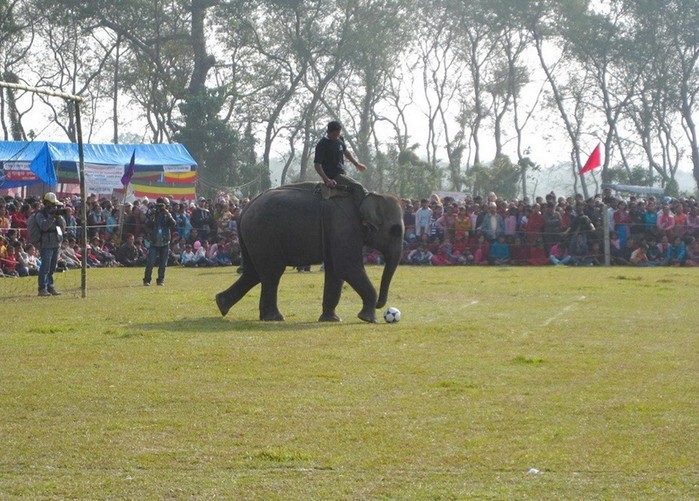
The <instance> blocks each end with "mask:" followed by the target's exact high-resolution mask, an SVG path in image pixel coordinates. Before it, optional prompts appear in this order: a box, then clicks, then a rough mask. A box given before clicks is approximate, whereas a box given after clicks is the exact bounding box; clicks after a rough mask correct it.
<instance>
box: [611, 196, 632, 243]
mask: <svg viewBox="0 0 699 501" xmlns="http://www.w3.org/2000/svg"><path fill="white" fill-rule="evenodd" d="M612 219H613V220H614V231H616V233H617V235H618V236H619V246H620V247H625V246H626V240H627V239H628V238H629V237H630V236H631V223H632V220H631V214H630V213H629V211H628V210H627V208H626V202H624V201H623V200H621V201H619V203H618V204H617V209H616V210H615V211H614V213H613V216H612Z"/></svg>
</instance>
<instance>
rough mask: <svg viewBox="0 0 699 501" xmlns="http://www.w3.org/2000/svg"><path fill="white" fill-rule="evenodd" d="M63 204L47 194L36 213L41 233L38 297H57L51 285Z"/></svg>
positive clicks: (63, 224)
mask: <svg viewBox="0 0 699 501" xmlns="http://www.w3.org/2000/svg"><path fill="white" fill-rule="evenodd" d="M62 208H63V203H61V202H60V201H59V200H58V197H56V194H55V193H52V192H48V193H46V194H45V195H44V198H43V207H42V208H41V209H40V210H39V211H38V212H37V213H36V216H35V217H36V224H37V225H38V227H39V230H40V231H41V240H40V245H39V249H40V251H39V254H40V256H41V267H40V268H39V275H38V277H39V278H38V282H39V296H59V295H60V294H61V293H60V292H58V290H56V288H55V287H54V283H53V274H54V272H55V271H56V267H57V265H58V252H59V249H60V247H61V242H63V235H64V234H65V228H66V222H65V220H64V219H63V216H62V215H61V214H60V212H61V209H62Z"/></svg>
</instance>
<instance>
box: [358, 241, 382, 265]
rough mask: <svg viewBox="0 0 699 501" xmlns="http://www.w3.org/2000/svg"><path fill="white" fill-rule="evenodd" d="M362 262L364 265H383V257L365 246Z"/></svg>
mask: <svg viewBox="0 0 699 501" xmlns="http://www.w3.org/2000/svg"><path fill="white" fill-rule="evenodd" d="M362 261H364V264H383V255H382V254H381V253H380V252H379V251H377V250H376V249H373V248H371V247H368V246H366V245H365V246H364V247H363V248H362Z"/></svg>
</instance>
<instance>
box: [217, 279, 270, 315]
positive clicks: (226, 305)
mask: <svg viewBox="0 0 699 501" xmlns="http://www.w3.org/2000/svg"><path fill="white" fill-rule="evenodd" d="M259 283H260V278H259V277H258V276H257V273H254V272H250V271H249V270H248V271H243V274H242V275H241V276H240V278H239V279H238V280H236V282H235V283H234V284H233V285H231V286H230V287H229V288H228V289H226V290H225V291H223V292H219V293H218V294H216V306H218V309H219V311H220V312H221V315H223V316H224V317H225V316H226V314H227V313H228V310H230V309H231V308H232V307H233V305H234V304H235V303H237V302H238V301H240V300H241V299H242V298H243V296H245V294H247V293H248V291H249V290H250V289H252V288H253V287H255V286H256V285H257V284H259Z"/></svg>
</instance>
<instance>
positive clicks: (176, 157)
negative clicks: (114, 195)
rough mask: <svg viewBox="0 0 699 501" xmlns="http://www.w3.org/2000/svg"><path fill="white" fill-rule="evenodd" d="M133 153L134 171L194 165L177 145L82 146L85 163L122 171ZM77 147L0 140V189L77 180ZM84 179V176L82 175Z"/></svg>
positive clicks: (185, 152)
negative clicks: (120, 168) (117, 167)
mask: <svg viewBox="0 0 699 501" xmlns="http://www.w3.org/2000/svg"><path fill="white" fill-rule="evenodd" d="M134 152H135V159H136V161H135V165H134V171H135V172H136V173H138V172H139V171H143V172H145V171H148V172H154V171H155V172H157V171H160V172H162V171H165V170H166V166H173V165H177V166H189V167H190V169H189V170H191V171H195V170H196V162H195V161H194V159H193V158H192V156H191V155H190V154H189V152H188V151H187V149H186V148H185V147H184V146H182V145H181V144H91V143H90V144H84V145H83V153H84V158H85V163H86V164H91V165H94V166H99V165H104V166H112V167H113V166H122V167H123V168H124V169H126V168H127V167H128V165H129V162H130V160H131V156H132V155H133V154H134ZM78 164H79V157H78V145H77V144H76V143H54V142H46V141H0V189H6V188H16V187H20V186H29V185H33V184H38V183H45V184H47V185H49V186H55V185H56V183H58V182H60V181H61V179H59V178H60V177H61V173H64V174H65V175H66V177H68V178H73V179H75V180H77V179H78V178H77V174H78V170H79V165H78ZM86 177H87V176H86Z"/></svg>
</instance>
